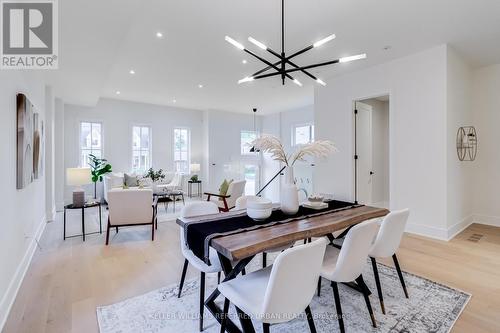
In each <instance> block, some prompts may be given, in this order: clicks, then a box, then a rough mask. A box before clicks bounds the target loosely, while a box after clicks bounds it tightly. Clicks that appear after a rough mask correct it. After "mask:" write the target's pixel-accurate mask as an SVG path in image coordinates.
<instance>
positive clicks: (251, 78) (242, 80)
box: [238, 76, 254, 84]
mask: <svg viewBox="0 0 500 333" xmlns="http://www.w3.org/2000/svg"><path fill="white" fill-rule="evenodd" d="M253 80H254V78H253V77H252V76H250V77H249V76H247V77H245V78H243V79H241V80H239V81H238V84H241V83H245V82H251V81H253Z"/></svg>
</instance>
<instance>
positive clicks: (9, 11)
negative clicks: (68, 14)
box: [0, 0, 58, 69]
mask: <svg viewBox="0 0 500 333" xmlns="http://www.w3.org/2000/svg"><path fill="white" fill-rule="evenodd" d="M0 17H1V18H2V24H1V28H2V33H1V38H2V39H1V46H2V50H1V51H2V52H1V63H0V67H1V68H2V69H57V66H58V54H57V53H58V40H57V37H58V35H57V32H58V29H57V28H58V26H57V2H56V0H31V1H29V2H28V1H26V2H25V1H12V0H10V1H9V0H2V1H1V14H0Z"/></svg>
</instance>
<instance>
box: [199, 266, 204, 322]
mask: <svg viewBox="0 0 500 333" xmlns="http://www.w3.org/2000/svg"><path fill="white" fill-rule="evenodd" d="M204 310H205V273H204V272H201V274H200V332H203V312H204Z"/></svg>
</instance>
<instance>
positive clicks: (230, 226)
mask: <svg viewBox="0 0 500 333" xmlns="http://www.w3.org/2000/svg"><path fill="white" fill-rule="evenodd" d="M325 202H326V203H327V204H328V208H324V209H321V210H318V209H312V208H307V207H303V206H300V208H299V211H298V212H297V214H295V215H285V214H284V213H283V212H282V211H281V210H279V209H275V210H273V212H272V214H271V216H270V217H269V218H267V219H266V220H264V221H255V220H253V219H251V218H250V217H249V216H248V215H247V214H246V211H242V213H241V214H238V215H233V216H229V217H225V218H224V217H222V218H218V219H210V220H202V221H196V222H187V223H185V225H184V234H185V239H186V243H187V246H188V247H189V249H191V251H193V253H194V254H195V255H196V256H197V257H198V258H200V259H201V260H203V261H204V262H205V263H207V264H210V261H209V255H208V252H209V246H210V241H211V240H212V239H214V238H217V237H222V236H227V235H233V234H237V233H241V232H245V231H250V230H256V229H261V228H266V227H270V226H273V225H275V224H278V223H287V222H290V221H296V220H301V219H305V218H308V217H312V216H319V215H323V214H328V213H333V212H336V211H340V210H345V209H350V208H355V207H360V206H362V205H357V204H355V203H352V202H345V201H338V200H330V201H325Z"/></svg>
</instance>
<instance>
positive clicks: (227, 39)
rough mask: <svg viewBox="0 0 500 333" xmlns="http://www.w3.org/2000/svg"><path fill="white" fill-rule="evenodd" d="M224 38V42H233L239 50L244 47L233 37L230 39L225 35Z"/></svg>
mask: <svg viewBox="0 0 500 333" xmlns="http://www.w3.org/2000/svg"><path fill="white" fill-rule="evenodd" d="M224 39H225V40H226V42H228V43H230V44H233V45H234V46H235V47H236V48H238V49H240V50H244V49H245V47H244V46H243V45H242V44H241V43H238V42H237V41H235V40H234V39H232V38H231V37H229V36H226V38H224Z"/></svg>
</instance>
